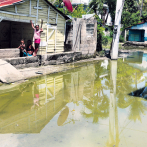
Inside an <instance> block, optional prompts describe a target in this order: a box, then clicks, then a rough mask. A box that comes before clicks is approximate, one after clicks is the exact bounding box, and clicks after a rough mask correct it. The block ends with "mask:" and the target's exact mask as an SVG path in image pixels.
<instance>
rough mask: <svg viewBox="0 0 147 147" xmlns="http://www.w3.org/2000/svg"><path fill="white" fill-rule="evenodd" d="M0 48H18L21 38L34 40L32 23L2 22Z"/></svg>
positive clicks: (0, 25)
mask: <svg viewBox="0 0 147 147" xmlns="http://www.w3.org/2000/svg"><path fill="white" fill-rule="evenodd" d="M0 34H1V35H0V49H5V48H17V47H18V46H19V44H20V41H21V39H24V42H25V44H26V45H27V41H28V40H31V41H33V34H34V30H33V29H32V27H31V24H30V23H24V22H14V21H5V20H3V21H2V22H0Z"/></svg>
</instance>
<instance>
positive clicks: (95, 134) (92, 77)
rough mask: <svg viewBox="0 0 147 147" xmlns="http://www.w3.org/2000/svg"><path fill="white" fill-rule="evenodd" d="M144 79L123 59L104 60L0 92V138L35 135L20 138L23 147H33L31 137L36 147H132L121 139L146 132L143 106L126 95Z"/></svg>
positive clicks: (138, 100)
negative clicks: (1, 136) (42, 146)
mask: <svg viewBox="0 0 147 147" xmlns="http://www.w3.org/2000/svg"><path fill="white" fill-rule="evenodd" d="M139 60H140V59H139ZM146 77H147V74H146V72H142V71H141V70H140V69H138V68H134V67H132V66H130V65H129V64H128V62H124V61H123V59H120V60H118V61H109V62H108V61H107V60H105V61H101V62H98V63H96V64H89V65H87V66H83V67H80V68H76V69H73V70H71V71H68V72H66V73H59V74H54V75H52V76H44V77H40V78H38V79H35V80H31V81H29V82H26V83H23V84H21V85H18V86H14V85H10V87H0V102H1V103H0V133H1V134H5V133H17V134H30V133H38V134H37V135H38V136H31V135H28V136H26V135H24V136H21V137H22V138H23V139H21V137H20V139H19V142H22V143H23V146H33V142H32V141H31V140H29V138H31V137H32V138H34V137H35V138H36V144H38V146H39V141H40V142H41V141H42V140H45V138H46V136H48V138H47V140H48V141H50V145H51V146H53V145H54V144H55V143H56V145H57V146H59V145H60V146H64V147H66V146H89V145H90V144H92V146H94V147H95V146H98V145H99V146H126V142H127V144H128V145H129V146H134V145H135V144H134V143H132V142H130V138H129V139H128V138H127V137H128V136H132V139H133V140H136V141H137V140H138V138H136V135H134V134H135V133H138V134H139V135H140V136H141V137H142V136H143V135H142V134H141V133H140V132H141V131H145V132H147V130H144V126H146V124H145V123H144V122H145V120H146V119H147V118H146V117H144V116H145V114H146V110H147V107H146V106H147V103H146V100H145V99H142V98H138V97H132V96H131V95H129V93H132V92H133V91H135V90H137V89H138V88H141V87H145V85H146V81H145V80H144V79H146ZM103 126H105V127H103ZM141 126H142V127H141ZM47 128H48V131H46V129H47ZM135 129H136V130H139V131H136V130H135ZM69 130H70V131H69ZM126 130H129V131H128V132H126ZM132 130H133V131H135V133H134V132H132ZM63 132H64V133H63ZM69 132H70V133H69ZM80 132H84V133H80ZM123 133H125V136H127V137H124V134H123ZM59 134H61V135H59ZM66 134H68V135H66ZM87 134H88V135H87ZM41 136H43V137H44V138H42V137H41ZM76 136H77V137H78V138H79V139H78V138H77V137H76ZM64 137H66V142H64ZM40 138H42V139H41V140H40ZM54 138H56V139H54ZM83 138H84V139H83ZM74 139H75V140H74ZM24 140H25V141H24ZM26 140H29V141H28V144H27V141H26ZM57 140H60V141H62V142H64V145H61V144H60V142H57ZM76 140H77V141H78V143H77V144H76ZM71 142H72V143H73V145H71V144H70V143H71ZM44 144H45V146H47V145H48V144H49V142H46V143H45V142H44Z"/></svg>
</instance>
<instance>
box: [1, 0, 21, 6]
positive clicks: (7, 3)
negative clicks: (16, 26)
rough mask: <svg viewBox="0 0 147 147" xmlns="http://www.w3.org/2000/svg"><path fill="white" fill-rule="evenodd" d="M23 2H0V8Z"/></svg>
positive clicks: (12, 0)
mask: <svg viewBox="0 0 147 147" xmlns="http://www.w3.org/2000/svg"><path fill="white" fill-rule="evenodd" d="M22 1H23V0H0V7H4V6H9V5H13V4H14V3H18V2H22Z"/></svg>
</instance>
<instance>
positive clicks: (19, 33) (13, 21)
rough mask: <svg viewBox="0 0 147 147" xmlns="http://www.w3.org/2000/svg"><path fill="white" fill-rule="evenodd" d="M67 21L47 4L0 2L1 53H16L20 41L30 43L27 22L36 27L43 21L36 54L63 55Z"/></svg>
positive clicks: (42, 1) (45, 1) (25, 0)
mask: <svg viewBox="0 0 147 147" xmlns="http://www.w3.org/2000/svg"><path fill="white" fill-rule="evenodd" d="M68 19H69V17H67V16H66V15H65V14H64V13H62V12H61V11H59V10H58V9H56V7H55V6H53V5H52V4H51V3H50V2H48V0H5V1H4V0H0V33H1V35H0V50H1V49H6V48H7V49H8V48H11V49H16V48H17V47H18V46H19V44H20V40H21V39H24V41H25V44H27V41H28V40H32V42H33V41H34V40H33V34H34V32H33V31H34V30H33V29H32V27H31V24H30V20H32V22H33V23H34V24H39V25H40V24H41V20H43V26H42V28H43V30H44V31H43V33H41V43H40V49H39V53H38V54H47V53H50V52H63V51H64V41H65V28H66V20H68Z"/></svg>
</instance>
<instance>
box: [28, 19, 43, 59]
mask: <svg viewBox="0 0 147 147" xmlns="http://www.w3.org/2000/svg"><path fill="white" fill-rule="evenodd" d="M30 22H31V25H32V28H33V29H34V44H35V51H34V56H36V55H37V52H38V49H39V45H40V34H41V32H43V29H42V28H41V29H39V25H36V26H35V27H34V25H33V23H32V20H31V21H30Z"/></svg>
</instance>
